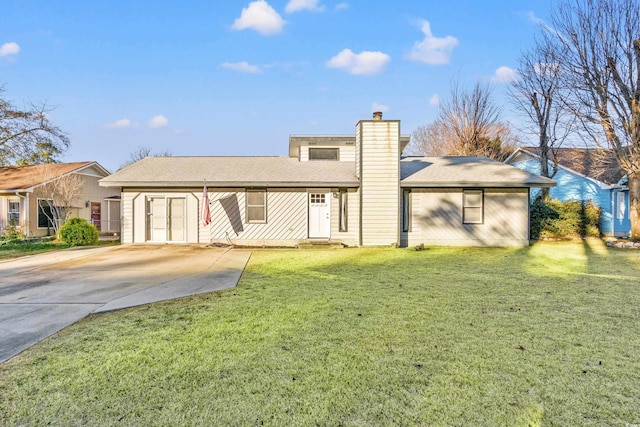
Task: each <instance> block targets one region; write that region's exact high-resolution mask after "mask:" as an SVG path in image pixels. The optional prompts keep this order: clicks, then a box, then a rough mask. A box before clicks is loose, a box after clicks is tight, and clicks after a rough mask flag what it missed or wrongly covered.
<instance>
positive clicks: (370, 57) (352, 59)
mask: <svg viewBox="0 0 640 427" xmlns="http://www.w3.org/2000/svg"><path fill="white" fill-rule="evenodd" d="M390 60H391V57H390V56H389V55H387V54H386V53H382V52H369V51H364V52H360V53H358V54H356V53H353V52H352V51H351V49H344V50H343V51H342V52H340V53H339V54H337V55H336V56H334V57H333V58H331V59H330V60H329V61H328V62H327V67H329V68H340V69H343V70H345V71H347V72H348V73H350V74H360V75H362V74H378V73H380V72H381V71H382V70H383V69H384V67H385V66H386V65H387V63H388V62H389V61H390Z"/></svg>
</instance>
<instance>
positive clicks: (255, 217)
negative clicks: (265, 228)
mask: <svg viewBox="0 0 640 427" xmlns="http://www.w3.org/2000/svg"><path fill="white" fill-rule="evenodd" d="M247 219H248V220H249V221H250V222H251V221H264V219H265V218H264V208H263V207H253V206H249V207H248V208H247Z"/></svg>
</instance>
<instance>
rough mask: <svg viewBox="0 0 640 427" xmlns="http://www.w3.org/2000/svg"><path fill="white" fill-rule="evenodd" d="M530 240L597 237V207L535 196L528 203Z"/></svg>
mask: <svg viewBox="0 0 640 427" xmlns="http://www.w3.org/2000/svg"><path fill="white" fill-rule="evenodd" d="M530 218H531V224H530V226H531V228H530V230H531V238H532V239H546V238H559V239H569V238H571V239H574V238H580V237H587V236H596V237H597V236H600V228H599V226H600V208H599V207H598V206H596V205H595V204H593V202H591V201H588V202H578V201H568V202H561V201H559V200H556V199H550V200H547V201H543V200H541V199H540V198H536V199H535V200H534V201H533V203H532V204H531V217H530Z"/></svg>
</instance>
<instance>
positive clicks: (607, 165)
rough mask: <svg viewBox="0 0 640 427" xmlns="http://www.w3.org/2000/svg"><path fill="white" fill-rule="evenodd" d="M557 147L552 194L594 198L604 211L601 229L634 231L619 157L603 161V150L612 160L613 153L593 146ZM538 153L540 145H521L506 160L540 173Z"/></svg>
mask: <svg viewBox="0 0 640 427" xmlns="http://www.w3.org/2000/svg"><path fill="white" fill-rule="evenodd" d="M554 151H555V163H556V164H557V172H556V174H555V175H554V176H553V180H555V181H556V182H557V185H556V186H555V187H552V188H551V189H550V195H551V197H552V198H554V199H558V200H562V201H568V200H577V201H588V200H591V201H592V202H593V203H595V204H596V205H598V206H599V207H600V209H601V211H602V214H601V217H600V231H601V233H602V234H604V235H608V236H622V237H627V236H628V235H629V234H630V232H631V222H630V221H629V187H628V184H627V178H626V176H625V175H624V172H623V171H622V170H620V168H619V167H618V166H617V164H616V163H615V161H604V162H603V161H602V158H603V157H602V154H603V153H604V154H605V158H606V157H607V156H606V154H609V156H608V158H609V160H612V153H608V152H607V151H603V150H598V149H589V148H559V149H555V150H554ZM538 153H539V150H538V148H536V147H520V148H518V149H517V150H516V151H515V152H514V153H513V154H512V155H511V156H509V158H507V160H505V163H508V164H510V165H513V166H515V167H518V168H520V169H523V170H526V171H528V172H532V173H535V174H539V173H540V156H539V155H538ZM550 156H551V153H550ZM553 163H554V162H553V161H552V160H551V161H550V162H549V170H550V171H552V170H553V169H552V167H553ZM538 191H539V190H534V189H532V191H531V197H535V196H536V194H537V192H538Z"/></svg>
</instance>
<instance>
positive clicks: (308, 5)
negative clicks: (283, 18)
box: [284, 0, 324, 13]
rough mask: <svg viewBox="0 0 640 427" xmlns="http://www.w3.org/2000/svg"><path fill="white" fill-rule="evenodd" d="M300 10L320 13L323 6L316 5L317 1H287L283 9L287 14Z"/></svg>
mask: <svg viewBox="0 0 640 427" xmlns="http://www.w3.org/2000/svg"><path fill="white" fill-rule="evenodd" d="M302 10H309V11H311V12H322V11H323V10H324V6H320V5H318V0H289V3H287V7H285V8H284V11H285V12H287V13H294V12H300V11H302Z"/></svg>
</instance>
